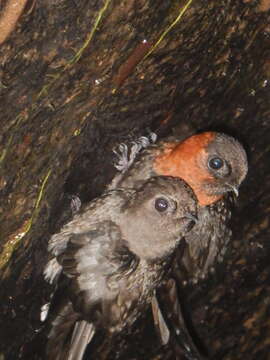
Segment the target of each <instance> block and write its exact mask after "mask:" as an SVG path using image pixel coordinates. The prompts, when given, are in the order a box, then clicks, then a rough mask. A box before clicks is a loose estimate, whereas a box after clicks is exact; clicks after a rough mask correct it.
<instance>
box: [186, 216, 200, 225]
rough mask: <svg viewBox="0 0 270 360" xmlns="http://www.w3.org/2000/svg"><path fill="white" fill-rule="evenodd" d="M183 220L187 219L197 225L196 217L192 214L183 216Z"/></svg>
mask: <svg viewBox="0 0 270 360" xmlns="http://www.w3.org/2000/svg"><path fill="white" fill-rule="evenodd" d="M185 218H187V219H190V220H192V221H194V222H195V224H197V222H198V218H197V216H196V215H194V214H186V215H185Z"/></svg>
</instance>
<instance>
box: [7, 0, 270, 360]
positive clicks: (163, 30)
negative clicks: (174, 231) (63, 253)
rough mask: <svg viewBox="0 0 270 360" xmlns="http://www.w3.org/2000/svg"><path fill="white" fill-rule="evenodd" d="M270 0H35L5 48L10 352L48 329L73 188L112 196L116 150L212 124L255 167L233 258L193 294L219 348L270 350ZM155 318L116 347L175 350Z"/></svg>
mask: <svg viewBox="0 0 270 360" xmlns="http://www.w3.org/2000/svg"><path fill="white" fill-rule="evenodd" d="M8 1H12V0H7V2H6V3H4V4H3V6H2V9H1V10H2V11H1V12H0V19H1V16H2V17H3V16H4V15H3V14H4V12H3V7H4V6H5V5H6V4H7V3H8ZM269 9H270V2H269V1H268V0H261V1H255V0H254V1H253V0H242V1H240V0H236V1H235V0H234V1H233V0H219V1H217V0H210V1H208V2H207V3H206V2H204V1H199V0H197V1H196V0H193V1H186V2H184V1H173V0H172V1H166V2H165V1H161V0H139V1H138V0H136V1H135V0H129V1H120V0H115V1H113V0H111V1H110V0H104V1H90V2H89V1H83V0H80V1H79V0H78V1H76V2H75V1H72V0H50V1H47V2H37V1H32V2H31V1H29V2H27V4H26V7H25V8H24V11H23V13H22V14H21V16H20V18H19V20H18V21H17V24H16V27H15V28H14V29H13V31H12V32H11V34H10V35H9V37H8V38H7V39H6V41H4V42H3V43H2V44H1V47H0V65H1V66H0V76H1V82H0V108H1V116H0V119H1V130H0V151H1V152H0V218H1V221H0V277H1V285H0V289H1V291H0V303H1V304H2V305H1V307H2V309H1V313H0V323H1V326H0V339H1V341H0V356H2V358H3V359H5V360H6V359H18V358H23V357H24V355H23V354H24V353H25V351H26V350H25V349H27V347H29V346H28V345H27V344H29V343H30V344H32V342H33V341H34V340H35V337H36V334H37V332H38V331H39V330H40V328H41V326H42V325H41V323H40V321H39V307H40V305H41V304H42V303H43V302H44V298H46V296H47V295H48V291H49V290H48V289H47V286H46V284H45V283H44V281H43V280H42V269H43V267H44V264H45V262H46V259H47V252H46V246H47V241H48V239H49V237H50V235H51V234H52V233H54V232H55V231H57V230H58V229H59V228H60V226H61V225H62V224H63V223H64V222H66V221H67V220H68V219H69V218H70V216H71V210H70V195H72V194H76V195H78V196H79V197H80V199H81V200H82V202H87V201H89V200H91V199H92V198H93V197H95V196H97V195H99V194H100V193H101V192H102V191H103V189H104V187H105V186H106V184H107V183H109V181H110V179H111V178H112V176H113V175H114V174H115V171H116V170H115V169H114V167H113V161H114V156H113V152H112V150H113V149H114V147H115V146H117V144H119V143H120V142H123V141H124V142H127V141H131V140H133V139H134V138H136V137H138V136H141V135H145V134H147V132H148V130H149V129H150V130H151V131H154V132H156V133H157V134H158V136H159V138H163V137H165V136H170V135H177V136H182V135H183V134H185V135H186V136H187V135H189V134H191V133H193V132H196V131H200V130H205V129H213V130H218V131H224V132H227V133H229V134H232V135H234V136H236V137H237V138H238V139H239V140H240V141H242V143H243V144H244V145H245V147H246V149H247V151H248V154H249V162H250V170H249V174H248V178H247V180H246V181H245V183H244V184H243V186H242V188H241V195H240V197H239V202H238V206H237V208H236V209H235V212H234V216H233V218H232V229H233V240H232V243H231V246H230V249H229V251H228V255H227V258H226V261H225V263H224V264H222V265H221V266H220V269H218V272H217V274H218V275H217V276H216V277H215V279H208V280H206V281H205V282H204V283H202V284H199V285H197V286H196V287H193V288H188V289H183V295H182V296H183V301H184V303H185V310H186V312H187V317H188V318H189V320H190V322H191V323H192V326H193V329H194V333H195V336H196V338H197V339H198V341H199V342H200V343H201V344H202V348H204V350H205V352H206V353H207V354H208V356H209V357H210V358H212V359H226V360H232V359H233V360H237V359H243V358H245V359H251V360H252V359H268V358H270V355H269V353H270V346H269V335H270V334H269V333H270V322H269V312H270V305H269V304H270V295H269V280H268V279H269V271H270V269H269V260H268V257H269V251H270V249H269V207H270V195H269V190H270V189H269V187H270V177H269V176H270V175H269V167H270V164H269V155H270V145H269V140H270V124H269V122H270V116H269V115H270V114H269V112H270V111H269V105H270V95H269V94H270V83H269V81H270V79H269V77H270V21H269V20H270V12H269ZM145 323H146V324H148V323H151V320H150V314H147V316H146V317H145V321H142V324H141V325H142V326H138V327H137V328H136V329H135V330H134V333H133V334H131V335H130V336H127V339H125V340H123V341H124V343H125V346H122V345H123V342H121V341H122V340H121V341H119V344H121V346H122V350H119V346H120V345H119V344H118V343H117V342H116V343H115V345H114V347H112V348H110V346H111V345H110V346H109V345H107V348H106V344H105V345H104V346H103V351H104V352H105V353H106V354H108V358H112V359H113V358H114V355H113V354H116V353H117V354H119V355H118V356H119V358H122V359H131V358H134V359H135V358H136V359H145V356H146V354H147V358H151V359H158V358H162V359H165V358H168V359H170V358H171V359H173V354H172V352H171V349H166V348H165V349H161V348H160V347H159V346H158V343H157V339H156V338H155V336H154V335H153V336H152V337H151V336H150V338H149V336H148V333H149V332H150V333H151V331H153V329H152V328H151V324H150V325H149V324H148V325H147V326H146V325H145ZM146 333H147V336H145V334H146ZM117 346H118V347H117ZM37 348H38V350H39V351H38V350H36V348H35V347H32V345H31V346H30V353H31V356H30V355H29V351H28V355H27V358H28V359H29V358H31V357H32V358H33V359H34V358H39V357H40V356H42V355H40V353H41V354H42V345H40V344H39V345H37ZM116 350H117V351H116ZM95 351H96V355H95V356H94V358H98V356H99V353H98V346H97V349H93V353H94V354H95ZM26 352H27V351H26Z"/></svg>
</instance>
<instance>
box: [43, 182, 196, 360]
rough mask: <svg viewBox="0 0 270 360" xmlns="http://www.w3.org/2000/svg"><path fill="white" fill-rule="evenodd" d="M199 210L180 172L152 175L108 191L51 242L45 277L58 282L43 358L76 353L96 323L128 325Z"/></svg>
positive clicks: (81, 350)
mask: <svg viewBox="0 0 270 360" xmlns="http://www.w3.org/2000/svg"><path fill="white" fill-rule="evenodd" d="M196 214H197V204H196V200H195V198H194V195H193V192H192V190H191V189H190V188H189V187H188V186H187V185H186V184H185V183H184V182H183V181H182V180H180V179H174V178H170V177H156V178H151V179H149V180H147V181H146V182H144V183H142V185H141V186H140V187H138V188H137V189H136V190H134V189H118V190H112V191H108V192H106V193H105V194H104V195H103V196H101V197H100V198H98V199H96V200H94V201H92V202H91V203H90V204H89V205H87V206H86V207H84V208H83V209H81V211H80V213H78V214H76V215H75V216H74V219H73V220H72V221H71V222H69V223H68V224H66V225H65V226H64V227H63V228H62V230H61V231H60V232H59V233H58V234H55V235H54V236H53V237H52V238H51V240H50V242H49V251H50V252H51V254H52V255H53V256H54V257H53V259H52V260H51V261H50V262H49V263H48V265H47V267H46V269H45V277H46V278H47V280H48V281H50V282H51V283H57V290H56V293H55V294H54V297H53V299H52V303H51V307H50V310H49V315H48V319H47V321H48V327H49V334H48V345H47V358H48V359H54V360H60V359H65V360H66V359H68V360H71V359H72V360H75V359H76V360H80V359H81V358H82V356H83V353H84V351H85V348H86V346H87V344H88V343H89V342H90V341H91V339H92V337H93V335H94V332H95V329H96V328H97V327H102V328H104V329H106V331H108V332H110V333H114V332H119V331H122V330H123V329H126V328H127V327H129V326H130V325H131V324H132V323H133V322H134V321H135V320H136V319H137V318H138V317H139V315H140V313H141V312H142V311H144V310H145V308H146V306H147V304H149V303H151V300H152V297H153V294H154V290H155V288H156V287H157V286H158V285H159V284H160V282H161V281H162V279H163V278H164V276H165V273H166V271H167V267H168V265H169V262H170V259H171V255H172V253H173V251H174V249H175V247H176V245H177V244H178V242H179V241H180V239H181V238H182V237H183V236H184V235H185V234H186V233H187V232H188V231H190V229H191V227H192V226H193V225H194V219H195V218H194V217H195V216H196Z"/></svg>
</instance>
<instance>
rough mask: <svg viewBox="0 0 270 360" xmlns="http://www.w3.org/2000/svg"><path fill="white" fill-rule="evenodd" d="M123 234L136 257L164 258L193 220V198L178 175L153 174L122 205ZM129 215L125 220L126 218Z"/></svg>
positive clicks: (194, 215) (195, 209)
mask: <svg viewBox="0 0 270 360" xmlns="http://www.w3.org/2000/svg"><path fill="white" fill-rule="evenodd" d="M123 211H125V213H126V216H125V217H122V218H123V219H125V220H124V223H123V224H121V226H120V228H121V232H122V234H123V237H124V238H125V239H126V240H127V241H128V246H129V248H130V250H131V251H132V252H134V253H135V254H136V255H137V256H139V258H141V259H147V260H155V259H160V258H164V257H165V256H167V255H168V254H170V253H171V252H172V251H173V250H174V249H175V247H176V245H177V243H178V241H179V240H180V239H181V238H182V237H183V236H184V235H186V234H187V233H188V232H189V231H190V230H191V229H192V227H193V226H194V224H195V223H196V221H197V200H196V198H195V195H194V193H193V191H192V189H191V188H190V187H189V186H188V185H187V184H186V183H185V182H184V181H183V180H181V179H178V178H172V177H168V176H160V177H153V178H150V179H149V180H147V181H146V182H144V183H143V184H142V186H141V187H140V188H139V189H137V190H136V192H135V193H134V195H133V197H132V198H131V199H129V200H128V202H127V203H126V204H125V205H124V207H123ZM127 219H129V221H127Z"/></svg>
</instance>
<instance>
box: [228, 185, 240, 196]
mask: <svg viewBox="0 0 270 360" xmlns="http://www.w3.org/2000/svg"><path fill="white" fill-rule="evenodd" d="M226 185H227V186H228V187H229V188H230V190H231V191H232V192H233V193H234V194H235V196H236V197H238V195H239V191H238V187H237V186H236V185H232V184H226Z"/></svg>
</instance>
